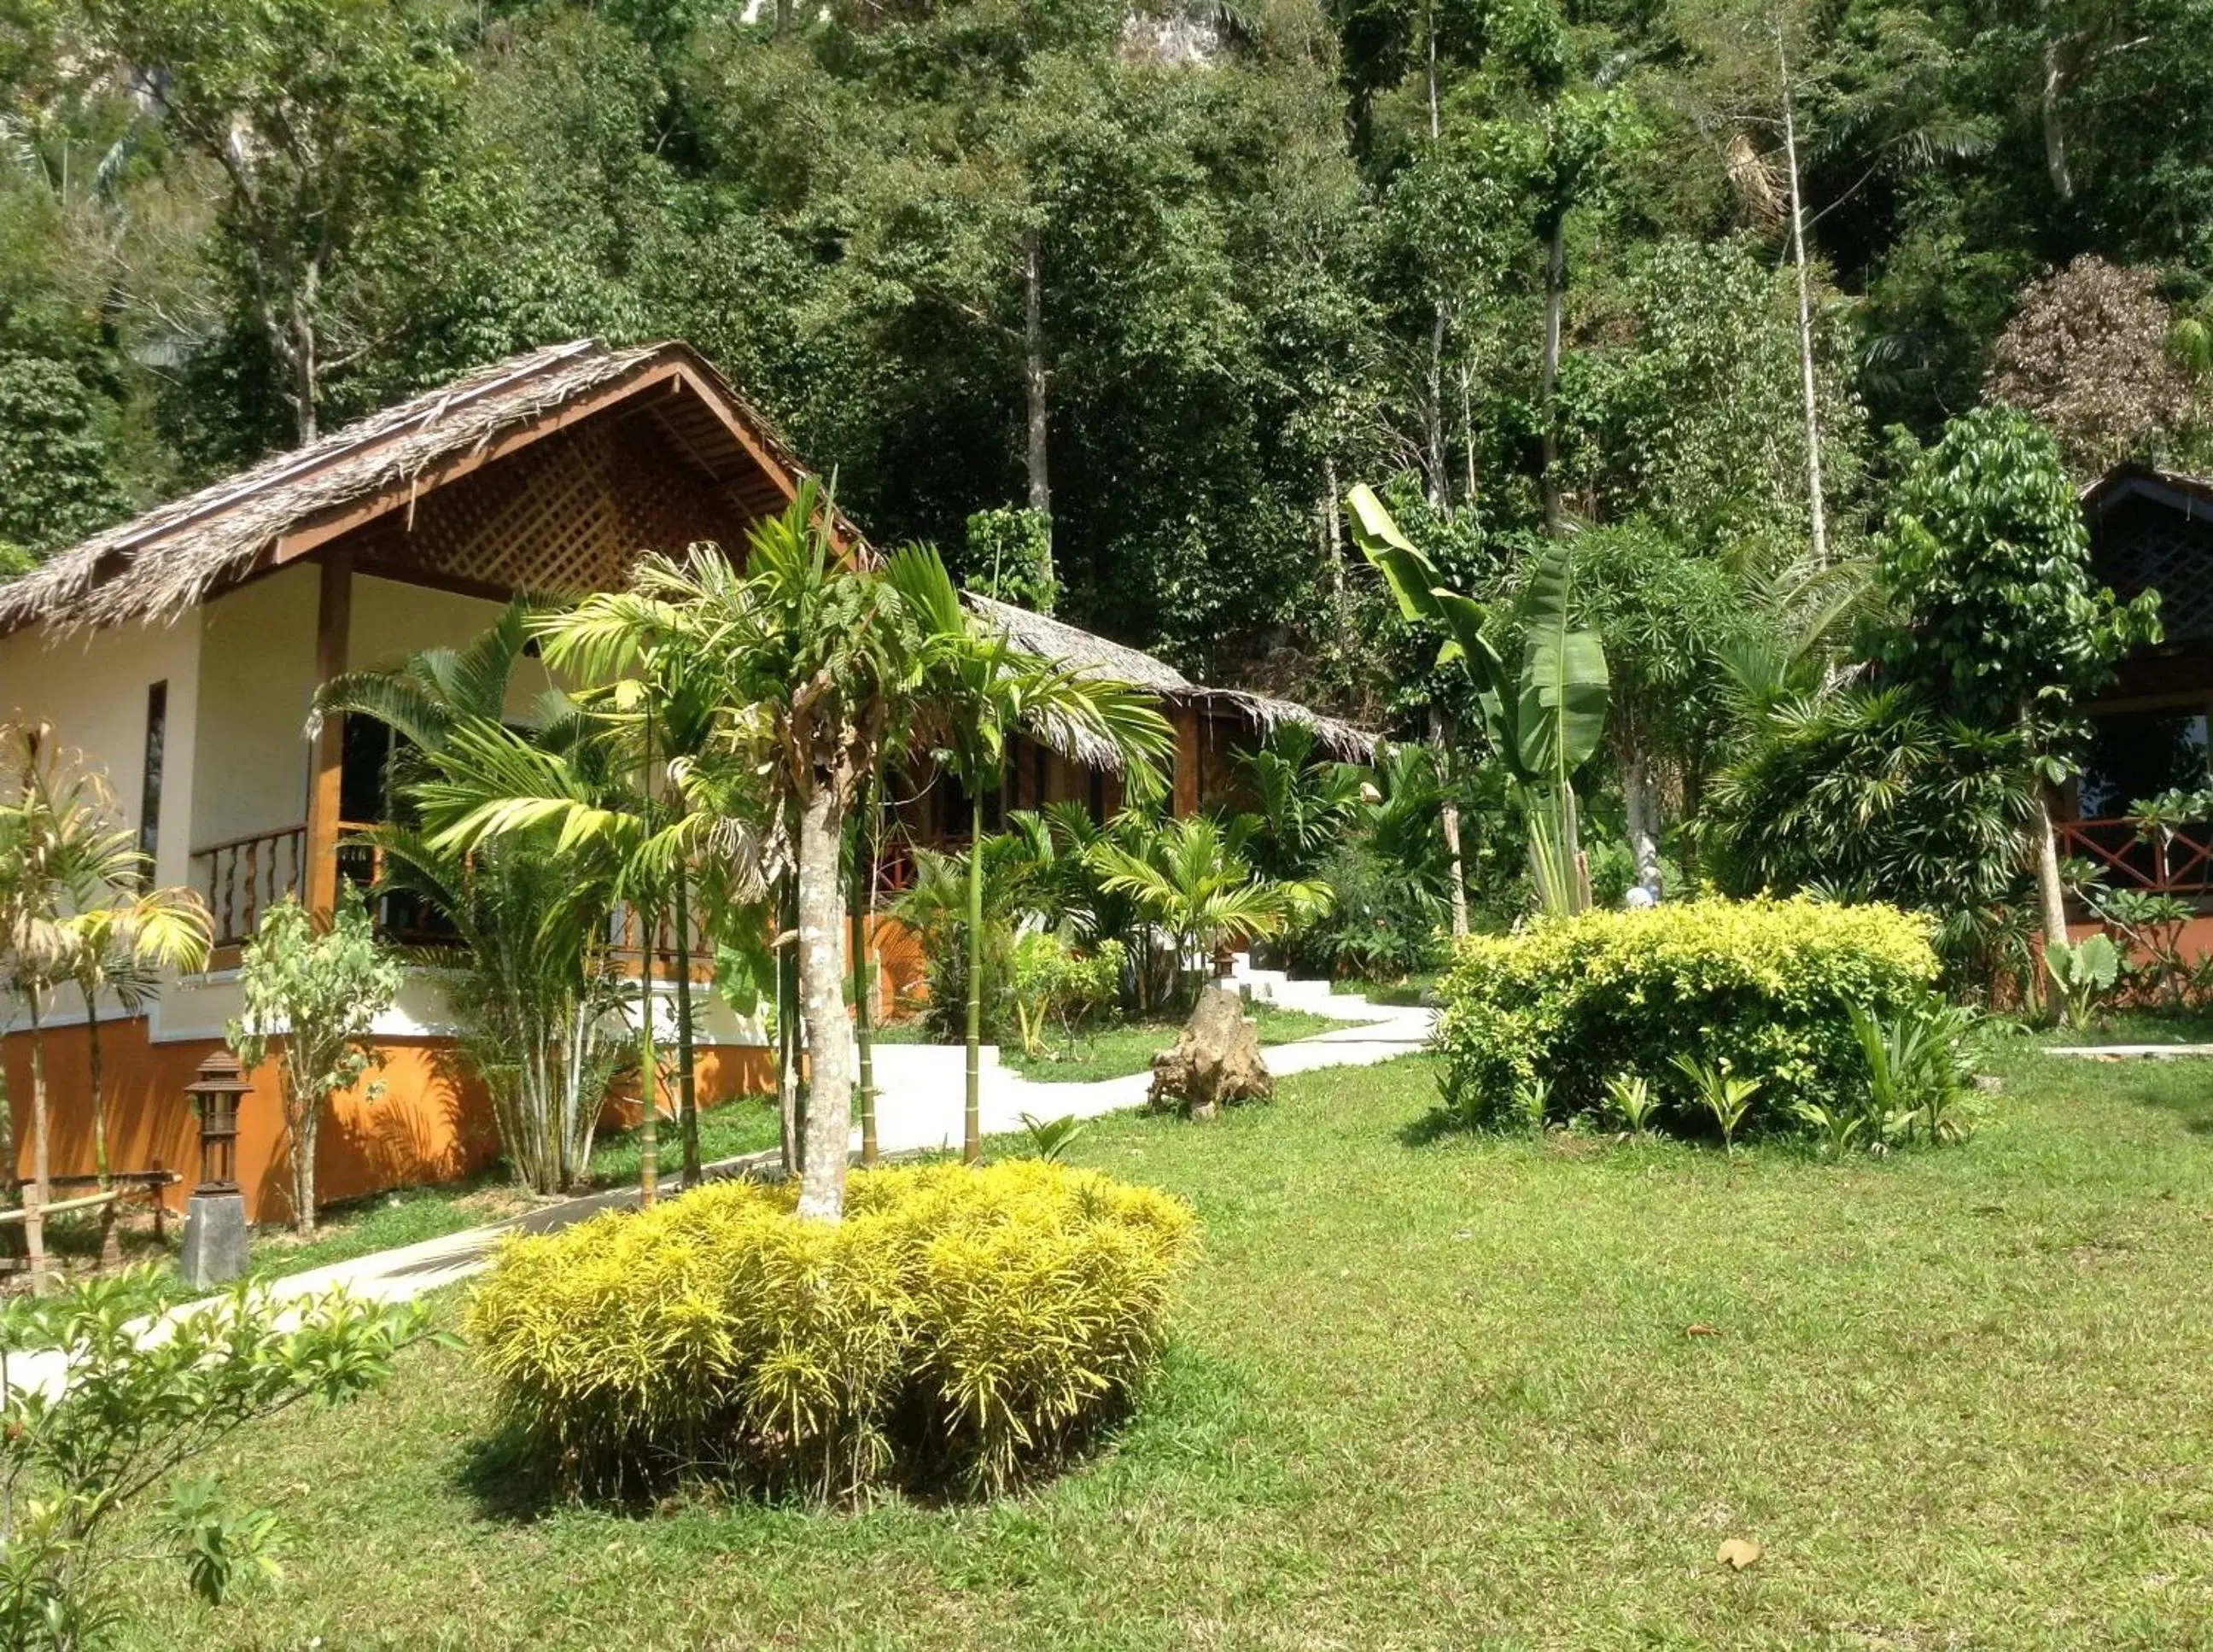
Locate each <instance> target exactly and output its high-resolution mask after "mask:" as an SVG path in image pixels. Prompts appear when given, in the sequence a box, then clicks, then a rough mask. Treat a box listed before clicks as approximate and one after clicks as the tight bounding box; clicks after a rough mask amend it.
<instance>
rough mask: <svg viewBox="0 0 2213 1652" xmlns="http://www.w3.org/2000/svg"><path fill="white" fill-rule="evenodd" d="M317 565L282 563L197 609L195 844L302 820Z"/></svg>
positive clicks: (311, 694) (305, 807) (312, 688)
mask: <svg viewBox="0 0 2213 1652" xmlns="http://www.w3.org/2000/svg"><path fill="white" fill-rule="evenodd" d="M319 578H320V574H319V571H318V570H316V569H314V568H311V567H304V566H294V567H290V568H285V569H281V570H278V571H277V572H276V573H274V574H271V575H270V576H268V577H267V578H265V579H258V580H255V581H254V582H253V583H252V584H250V585H242V586H241V587H240V588H238V589H236V590H235V591H228V592H226V593H224V594H223V595H221V596H219V597H217V598H216V600H214V601H212V602H210V603H208V604H206V605H205V606H204V607H202V608H201V609H200V610H199V620H200V697H199V722H198V739H197V741H196V745H195V751H194V753H193V756H194V771H193V775H192V846H193V847H194V848H195V849H198V848H201V847H204V845H206V844H215V843H223V842H226V841H228V840H229V839H230V838H241V837H244V836H246V835H247V834H248V833H250V832H269V831H273V830H275V829H276V828H277V827H279V826H298V825H299V824H301V823H302V821H304V820H306V819H307V818H308V736H307V722H308V704H309V702H310V701H311V700H312V699H313V698H314V692H315V602H316V592H317V589H318V581H319Z"/></svg>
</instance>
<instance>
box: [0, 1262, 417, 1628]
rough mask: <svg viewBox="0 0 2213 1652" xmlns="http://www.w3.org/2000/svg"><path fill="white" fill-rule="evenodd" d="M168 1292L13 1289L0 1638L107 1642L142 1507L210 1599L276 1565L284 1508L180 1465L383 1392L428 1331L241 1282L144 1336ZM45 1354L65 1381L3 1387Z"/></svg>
mask: <svg viewBox="0 0 2213 1652" xmlns="http://www.w3.org/2000/svg"><path fill="white" fill-rule="evenodd" d="M167 1290H168V1286H167V1283H166V1281H165V1280H164V1279H163V1278H162V1277H161V1276H160V1274H159V1273H158V1272H157V1271H155V1270H154V1269H151V1268H144V1269H134V1270H132V1271H130V1272H128V1273H124V1274H118V1275H113V1276H110V1277H105V1278H100V1279H94V1280H91V1281H88V1282H87V1283H83V1284H82V1285H79V1286H76V1287H74V1288H72V1289H70V1290H68V1291H65V1292H63V1293H60V1294H58V1295H52V1296H48V1297H44V1298H32V1297H18V1298H16V1299H15V1301H12V1302H11V1303H10V1304H9V1307H8V1308H7V1310H6V1312H5V1313H4V1314H0V1384H5V1387H6V1398H5V1400H4V1403H0V1643H5V1644H7V1645H9V1646H11V1647H27V1648H28V1647H50V1648H54V1649H64V1648H76V1647H82V1646H88V1645H90V1644H93V1643H95V1642H97V1641H100V1640H102V1639H105V1638H106V1637H107V1634H108V1632H109V1631H111V1630H112V1629H113V1628H114V1627H115V1626H116V1625H117V1624H118V1623H119V1620H120V1618H121V1616H122V1612H123V1607H124V1606H125V1602H126V1600H128V1599H129V1598H130V1596H129V1591H130V1589H131V1588H132V1587H133V1583H134V1572H133V1568H134V1566H135V1565H136V1564H138V1563H140V1562H143V1560H145V1559H147V1558H150V1557H149V1554H148V1553H147V1552H146V1551H145V1550H144V1548H143V1546H142V1545H140V1544H139V1543H138V1542H137V1541H135V1540H133V1539H132V1537H131V1536H130V1535H127V1534H126V1528H130V1527H132V1526H133V1521H132V1516H133V1515H134V1514H136V1513H137V1512H138V1511H141V1510H146V1511H149V1514H148V1518H147V1520H146V1521H145V1522H144V1526H143V1533H144V1534H145V1535H147V1536H149V1537H154V1538H157V1539H158V1540H159V1541H160V1543H161V1545H162V1550H161V1551H160V1552H165V1553H166V1554H168V1555H170V1556H174V1558H176V1559H177V1560H178V1561H180V1563H181V1564H182V1565H183V1568H184V1570H185V1575H186V1579H187V1581H188V1582H189V1583H190V1584H191V1587H192V1589H193V1591H194V1592H195V1593H196V1594H199V1595H200V1596H201V1597H202V1598H203V1599H204V1600H209V1601H210V1602H216V1601H220V1600H223V1598H224V1597H225V1596H226V1595H228V1594H229V1593H230V1592H231V1590H232V1588H233V1587H234V1585H235V1583H236V1582H238V1580H239V1579H240V1578H241V1576H249V1575H253V1574H261V1575H273V1574H274V1573H275V1570H276V1562H275V1558H274V1544H275V1539H276V1534H277V1516H276V1515H274V1514H272V1513H271V1512H270V1511H269V1510H267V1509H259V1508H240V1507H236V1506H235V1505H234V1504H233V1503H232V1502H231V1501H230V1499H229V1497H227V1496H225V1495H224V1492H223V1488H222V1486H221V1484H220V1483H219V1482H217V1481H216V1480H214V1479H212V1478H208V1477H206V1476H204V1475H202V1476H194V1477H191V1478H185V1477H183V1476H182V1475H181V1473H180V1471H182V1470H184V1469H185V1468H186V1466H188V1465H191V1464H192V1463H194V1462H195V1461H198V1460H202V1459H204V1458H205V1457H206V1456H207V1455H208V1454H210V1452H211V1451H213V1450H214V1449H215V1448H216V1447H218V1446H220V1445H221V1444H222V1443H223V1442H224V1441H225V1440H227V1439H229V1437H230V1436H232V1435H233V1434H235V1432H236V1431H237V1430H238V1429H241V1428H244V1427H247V1426H248V1425H250V1424H252V1423H256V1422H258V1421H259V1420H260V1419H262V1418H265V1417H271V1416H274V1415H276V1414H277V1413H278V1412H280V1411H287V1410H290V1408H291V1407H293V1406H295V1405H300V1404H302V1403H318V1404H325V1405H329V1404H335V1403H336V1402H338V1401H340V1400H343V1399H350V1398H351V1397H353V1396H354V1395H356V1394H359V1393H366V1392H368V1391H369V1390H371V1389H373V1388H375V1387H378V1386H379V1385H381V1383H382V1382H383V1381H385V1379H386V1378H387V1377H388V1376H390V1375H391V1374H392V1368H393V1360H394V1359H395V1358H396V1357H397V1356H398V1355H399V1352H400V1350H403V1349H405V1347H407V1346H408V1345H409V1344H411V1343H413V1342H416V1341H418V1340H420V1339H422V1338H424V1337H425V1336H426V1335H427V1334H429V1332H428V1326H429V1316H428V1313H427V1310H425V1309H424V1308H423V1307H422V1306H420V1305H419V1304H410V1305H407V1306H403V1307H394V1306H390V1305H387V1304H384V1303H379V1302H374V1301H365V1300H363V1299H360V1298H356V1297H351V1296H348V1295H345V1294H344V1292H343V1291H332V1292H331V1293H329V1294H327V1295H322V1296H319V1297H316V1298H314V1299H312V1300H309V1301H305V1302H302V1301H299V1300H296V1299H290V1300H284V1301H279V1300H278V1299H277V1297H276V1296H275V1295H273V1294H272V1293H271V1291H270V1290H269V1289H268V1288H267V1287H265V1286H258V1285H253V1284H250V1283H248V1284H241V1285H240V1286H238V1287H237V1288H236V1289H234V1290H232V1291H231V1292H230V1293H229V1295H225V1296H223V1297H219V1298H217V1299H216V1300H214V1301H209V1302H205V1303H203V1304H201V1305H199V1306H198V1307H196V1308H190V1309H188V1310H186V1311H183V1312H181V1313H174V1314H170V1315H169V1316H168V1319H167V1320H164V1321H163V1323H162V1335H160V1336H159V1337H149V1336H148V1335H147V1334H146V1323H145V1322H146V1320H147V1318H148V1316H149V1315H151V1314H156V1313H158V1312H160V1311H161V1310H162V1308H164V1307H165V1306H166V1304H167V1300H168V1297H167ZM42 1351H51V1352H52V1353H56V1354H58V1355H59V1356H60V1359H59V1362H58V1363H59V1364H60V1365H61V1366H62V1367H64V1368H65V1369H67V1371H68V1373H69V1377H68V1381H67V1384H66V1386H57V1385H52V1384H47V1383H41V1382H40V1381H36V1380H32V1381H22V1382H21V1383H20V1384H18V1383H16V1382H13V1381H8V1377H9V1365H10V1363H11V1362H12V1361H11V1356H21V1355H27V1354H35V1353H39V1352H42ZM18 1369H21V1368H20V1367H19V1368H18ZM164 1482H170V1483H171V1484H169V1485H168V1490H167V1493H166V1496H165V1495H163V1494H162V1486H163V1484H164Z"/></svg>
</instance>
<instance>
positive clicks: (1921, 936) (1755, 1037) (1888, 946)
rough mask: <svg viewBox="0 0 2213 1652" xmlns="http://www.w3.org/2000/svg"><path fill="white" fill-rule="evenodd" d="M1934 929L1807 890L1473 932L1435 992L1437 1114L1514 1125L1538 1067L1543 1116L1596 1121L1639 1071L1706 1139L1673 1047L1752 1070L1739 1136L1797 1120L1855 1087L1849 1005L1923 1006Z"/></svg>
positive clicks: (1858, 1059) (1666, 1107)
mask: <svg viewBox="0 0 2213 1652" xmlns="http://www.w3.org/2000/svg"><path fill="white" fill-rule="evenodd" d="M1929 937H1930V931H1929V926H1928V924H1926V923H1925V922H1923V920H1921V919H1919V918H1916V917H1909V916H1907V915H1906V914H1905V913H1904V912H1901V911H1898V910H1897V909H1896V908H1894V907H1889V906H1844V905H1825V904H1821V903H1818V902H1814V901H1810V900H1805V899H1794V900H1783V901H1777V900H1757V901H1745V902H1736V901H1725V900H1698V901H1684V902H1673V903H1668V904H1665V905H1661V906H1658V907H1655V908H1653V909H1651V910H1649V911H1590V912H1585V913H1582V914H1581V915H1579V916H1577V917H1570V918H1561V919H1556V920H1549V921H1545V922H1541V923H1539V924H1534V925H1533V926H1532V927H1530V928H1528V929H1527V930H1523V931H1521V933H1519V934H1515V935H1510V936H1472V937H1471V938H1470V939H1468V940H1467V941H1466V942H1462V943H1461V945H1460V949H1459V952H1458V954H1457V955H1456V957H1455V959H1454V964H1453V967H1452V969H1451V971H1450V972H1448V974H1447V975H1446V977H1445V978H1444V980H1443V982H1442V984H1441V985H1440V987H1439V989H1438V996H1439V998H1440V1000H1441V1001H1442V1003H1443V1005H1444V1013H1443V1015H1442V1017H1441V1018H1440V1019H1439V1021H1438V1025H1437V1033H1436V1047H1437V1049H1438V1051H1439V1052H1440V1053H1441V1054H1442V1057H1443V1069H1442V1074H1441V1076H1440V1082H1441V1083H1442V1086H1443V1089H1444V1095H1445V1104H1446V1107H1447V1110H1448V1112H1449V1113H1452V1114H1453V1115H1454V1117H1455V1118H1456V1119H1459V1120H1460V1121H1461V1122H1463V1123H1466V1124H1471V1125H1493V1124H1501V1123H1507V1122H1521V1121H1522V1119H1523V1117H1524V1115H1525V1113H1526V1107H1527V1096H1528V1094H1529V1093H1530V1088H1531V1086H1532V1084H1533V1082H1535V1081H1537V1080H1539V1079H1542V1080H1544V1081H1545V1092H1544V1094H1545V1098H1546V1100H1545V1108H1546V1113H1547V1116H1548V1118H1549V1119H1551V1120H1552V1122H1555V1123H1558V1122H1563V1121H1565V1120H1567V1119H1574V1118H1576V1117H1579V1116H1584V1115H1594V1116H1597V1115H1602V1114H1603V1113H1605V1111H1606V1106H1607V1103H1608V1094H1609V1091H1608V1085H1609V1083H1613V1084H1615V1085H1616V1086H1617V1087H1618V1086H1619V1083H1622V1082H1626V1081H1627V1079H1628V1078H1630V1077H1631V1076H1636V1077H1641V1078H1643V1080H1645V1082H1647V1083H1648V1084H1649V1085H1650V1087H1651V1088H1652V1089H1653V1090H1654V1091H1655V1093H1657V1094H1658V1095H1659V1096H1660V1097H1661V1100H1662V1106H1661V1110H1660V1114H1659V1119H1658V1122H1661V1123H1663V1124H1665V1125H1670V1126H1672V1127H1673V1128H1674V1129H1677V1130H1679V1131H1686V1132H1694V1133H1699V1134H1710V1133H1714V1121H1713V1120H1712V1119H1711V1118H1710V1115H1709V1114H1708V1113H1707V1110H1706V1106H1705V1103H1704V1098H1703V1096H1702V1095H1701V1094H1699V1093H1698V1089H1697V1087H1696V1085H1695V1084H1694V1083H1693V1082H1692V1081H1691V1080H1690V1078H1689V1077H1688V1076H1686V1072H1685V1071H1684V1070H1683V1069H1682V1068H1681V1067H1680V1066H1679V1065H1678V1063H1677V1058H1678V1057H1682V1058H1687V1059H1688V1060H1690V1061H1692V1063H1695V1064H1703V1065H1704V1066H1705V1067H1707V1068H1710V1069H1711V1070H1715V1071H1716V1072H1722V1073H1733V1074H1734V1075H1736V1076H1739V1077H1741V1078H1744V1079H1751V1080H1756V1081H1758V1082H1759V1086H1760V1088H1759V1092H1758V1094H1756V1095H1755V1096H1754V1097H1753V1098H1752V1100H1751V1103H1750V1106H1749V1107H1748V1110H1747V1113H1746V1114H1745V1116H1744V1119H1743V1120H1742V1124H1741V1130H1742V1131H1744V1132H1745V1133H1747V1134H1753V1133H1759V1132H1763V1131H1773V1130H1777V1129H1783V1130H1796V1129H1802V1128H1804V1121H1803V1119H1802V1118H1801V1114H1800V1113H1799V1107H1800V1105H1801V1103H1803V1104H1809V1105H1826V1104H1830V1103H1833V1102H1834V1101H1835V1100H1837V1099H1838V1097H1839V1096H1843V1095H1847V1094H1854V1095H1856V1094H1857V1093H1858V1092H1859V1091H1860V1090H1861V1089H1862V1088H1864V1087H1865V1085H1866V1082H1867V1081H1866V1078H1865V1076H1864V1061H1863V1057H1862V1051H1861V1049H1860V1045H1859V1041H1858V1038H1857V1035H1856V1033H1855V1032H1854V1031H1853V1025H1852V1012H1853V1010H1854V1009H1863V1010H1865V1011H1867V1012H1868V1013H1869V1014H1872V1015H1895V1014H1897V1013H1899V1011H1901V1010H1903V1009H1905V1008H1906V1007H1907V1006H1909V1005H1911V1004H1915V1003H1918V1002H1919V1000H1920V998H1921V997H1922V995H1923V993H1924V992H1925V991H1927V989H1928V986H1929V984H1930V982H1931V981H1933V980H1934V979H1935V978H1936V971H1937V963H1936V954H1935V952H1934V951H1933V950H1931V948H1930V938H1929ZM1732 1133H1734V1131H1733V1132H1732Z"/></svg>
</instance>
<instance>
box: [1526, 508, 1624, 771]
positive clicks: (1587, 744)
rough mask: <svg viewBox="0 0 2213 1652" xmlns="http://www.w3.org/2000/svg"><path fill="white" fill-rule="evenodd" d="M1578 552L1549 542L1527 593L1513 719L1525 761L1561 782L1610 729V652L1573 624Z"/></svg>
mask: <svg viewBox="0 0 2213 1652" xmlns="http://www.w3.org/2000/svg"><path fill="white" fill-rule="evenodd" d="M1574 567H1575V564H1574V553H1573V552H1572V551H1571V550H1570V546H1569V545H1568V544H1567V543H1566V542H1564V541H1563V542H1560V543H1557V544H1554V545H1551V546H1547V547H1546V548H1545V552H1544V553H1543V554H1542V555H1541V556H1540V557H1539V558H1538V559H1537V565H1536V567H1535V568H1534V569H1533V570H1531V574H1530V578H1529V582H1528V584H1527V587H1526V588H1525V589H1524V591H1523V594H1522V600H1521V609H1522V613H1523V615H1524V625H1525V626H1526V628H1527V642H1526V644H1525V648H1524V653H1523V657H1522V663H1521V696H1520V702H1519V706H1518V709H1517V713H1516V716H1515V722H1517V723H1518V724H1519V725H1520V726H1519V728H1518V729H1517V731H1516V732H1517V734H1518V735H1519V738H1520V749H1521V762H1522V765H1523V766H1524V767H1525V768H1526V769H1527V770H1528V771H1530V772H1531V773H1533V774H1538V775H1543V776H1545V777H1546V778H1547V779H1549V780H1550V781H1551V782H1552V783H1553V784H1555V785H1564V784H1566V783H1567V782H1568V780H1569V778H1570V777H1571V776H1572V775H1573V774H1574V773H1575V771H1576V770H1577V769H1579V768H1581V767H1582V765H1583V764H1584V763H1585V762H1587V761H1588V760H1589V758H1590V755H1591V753H1594V752H1595V751H1596V750H1597V749H1598V743H1599V741H1600V738H1601V737H1602V736H1603V735H1604V734H1605V732H1606V704H1607V702H1608V699H1609V698H1610V694H1611V690H1610V685H1609V683H1608V680H1607V676H1606V650H1605V649H1604V648H1602V647H1601V646H1600V643H1599V639H1598V635H1597V633H1596V632H1594V631H1574V630H1571V629H1570V626H1569V618H1568V616H1569V611H1570V610H1569V598H1570V592H1571V588H1572V586H1573V582H1574Z"/></svg>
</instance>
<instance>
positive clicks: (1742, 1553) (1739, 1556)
mask: <svg viewBox="0 0 2213 1652" xmlns="http://www.w3.org/2000/svg"><path fill="white" fill-rule="evenodd" d="M1757 1559H1759V1544H1757V1543H1755V1542H1753V1540H1752V1539H1750V1538H1748V1537H1733V1538H1730V1539H1728V1540H1727V1541H1726V1542H1724V1543H1723V1544H1722V1546H1721V1547H1720V1548H1719V1549H1717V1550H1716V1551H1715V1552H1714V1564H1716V1566H1727V1567H1728V1568H1729V1570H1732V1571H1742V1570H1744V1569H1745V1568H1746V1567H1747V1566H1749V1565H1750V1564H1752V1563H1753V1561H1755V1560H1757Z"/></svg>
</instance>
